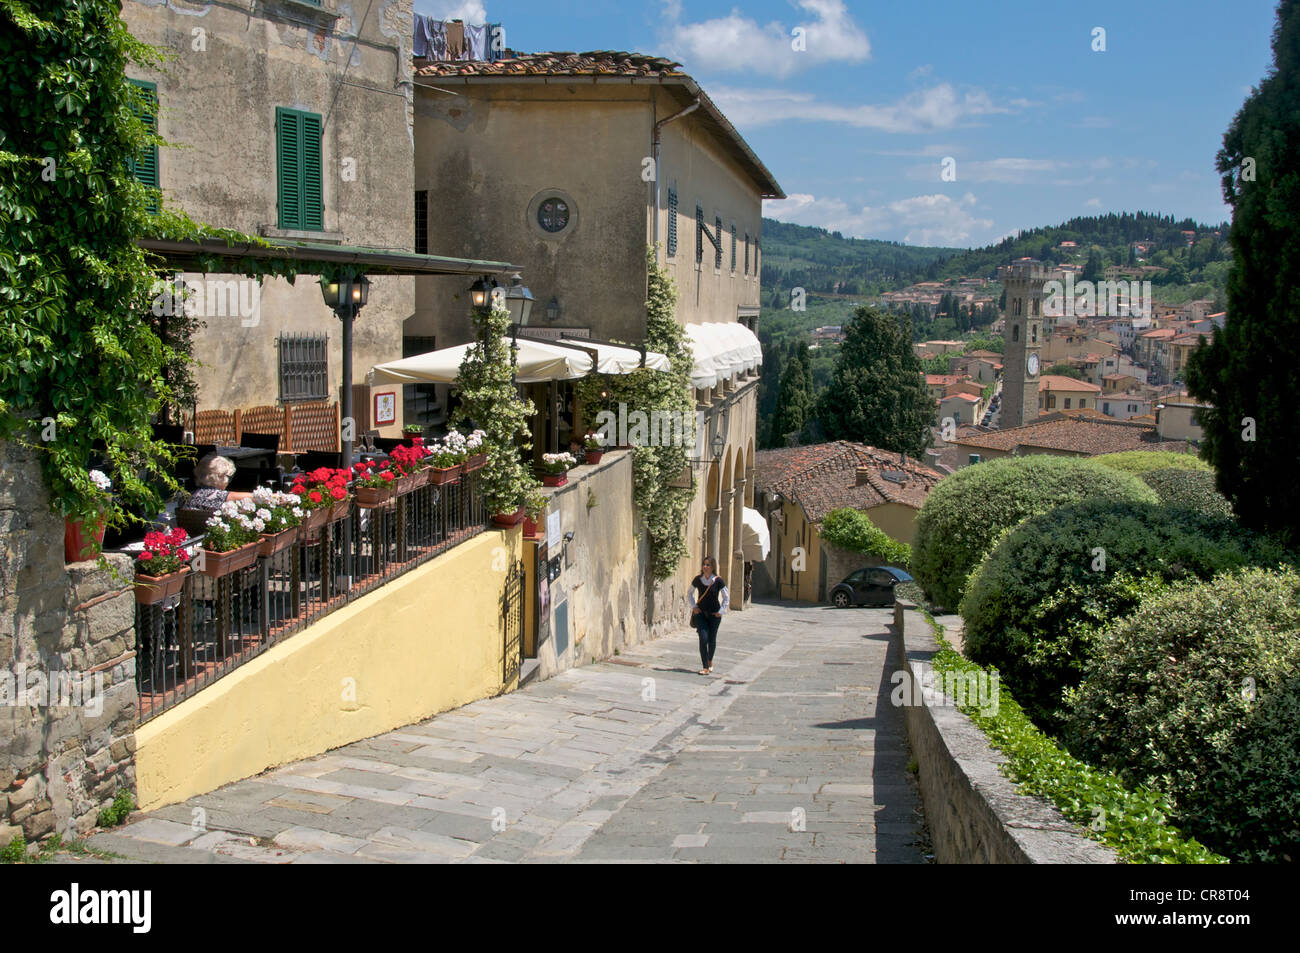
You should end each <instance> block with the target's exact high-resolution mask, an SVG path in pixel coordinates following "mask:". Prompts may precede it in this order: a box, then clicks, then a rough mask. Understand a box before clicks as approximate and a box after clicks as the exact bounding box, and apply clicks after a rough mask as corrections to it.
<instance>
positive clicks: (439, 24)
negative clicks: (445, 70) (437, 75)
mask: <svg viewBox="0 0 1300 953" xmlns="http://www.w3.org/2000/svg"><path fill="white" fill-rule="evenodd" d="M428 28H429V59H431V60H445V59H449V57H448V56H447V24H446V23H444V22H443V21H442V20H429V21H428Z"/></svg>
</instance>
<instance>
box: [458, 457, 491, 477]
mask: <svg viewBox="0 0 1300 953" xmlns="http://www.w3.org/2000/svg"><path fill="white" fill-rule="evenodd" d="M485 466H487V454H486V453H476V454H474V455H472V456H471V457H470V458H469V459H468V460H466V461H465V463H464V464H463V467H464V469H465V472H466V473H473V472H474V471H475V470H481V469H483V467H485Z"/></svg>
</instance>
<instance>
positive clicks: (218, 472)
mask: <svg viewBox="0 0 1300 953" xmlns="http://www.w3.org/2000/svg"><path fill="white" fill-rule="evenodd" d="M234 475H235V465H234V463H232V462H231V461H230V460H229V459H228V458H226V457H221V456H218V455H217V454H215V453H209V454H208V455H207V456H206V457H204V458H203V459H202V460H200V461H199V462H198V465H197V466H195V468H194V486H195V487H196V489H195V490H194V492H193V493H192V494H190V498H189V499H188V500H186V501H185V502H184V503H182V504H181V505H180V506H178V507H177V508H176V522H177V523H178V524H179V525H180V526H181V527H183V528H184V529H185V531H186V532H188V533H189V534H190V535H191V536H197V535H199V534H200V533H206V532H207V531H208V527H207V523H208V519H209V518H210V517H211V516H212V515H213V514H214V513H216V512H217V510H219V509H221V504H222V503H224V502H226V500H240V499H243V498H244V497H246V496H252V494H251V493H232V492H230V491H228V490H227V489H226V487H227V486H229V485H230V478H231V477H232V476H234Z"/></svg>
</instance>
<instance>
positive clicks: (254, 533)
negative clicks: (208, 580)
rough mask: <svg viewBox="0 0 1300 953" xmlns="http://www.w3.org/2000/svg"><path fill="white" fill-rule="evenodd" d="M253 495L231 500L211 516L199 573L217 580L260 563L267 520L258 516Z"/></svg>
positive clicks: (204, 540) (200, 555)
mask: <svg viewBox="0 0 1300 953" xmlns="http://www.w3.org/2000/svg"><path fill="white" fill-rule="evenodd" d="M256 512H257V507H256V505H255V504H254V503H253V500H252V498H251V497H245V498H244V499H242V500H227V501H226V502H224V503H222V504H221V509H219V510H217V512H216V514H215V515H213V516H212V517H210V518H209V519H208V522H207V524H206V525H207V529H208V531H207V534H206V535H205V536H204V537H203V549H202V550H201V552H200V553H199V567H198V569H199V572H201V573H203V575H205V576H210V577H212V578H213V579H219V578H220V577H222V576H228V575H230V574H231V573H233V572H238V571H239V570H240V569H244V568H246V567H248V566H251V565H252V564H253V563H255V562H257V551H258V549H259V548H260V545H261V541H262V530H264V529H266V521H265V520H263V519H261V518H260V517H258V516H257V515H256Z"/></svg>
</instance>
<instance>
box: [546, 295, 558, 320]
mask: <svg viewBox="0 0 1300 953" xmlns="http://www.w3.org/2000/svg"><path fill="white" fill-rule="evenodd" d="M546 320H547V321H550V322H551V323H554V322H556V321H558V320H560V299H559V298H557V297H555V296H554V295H552V296H551V300H550V301H548V302H546Z"/></svg>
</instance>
